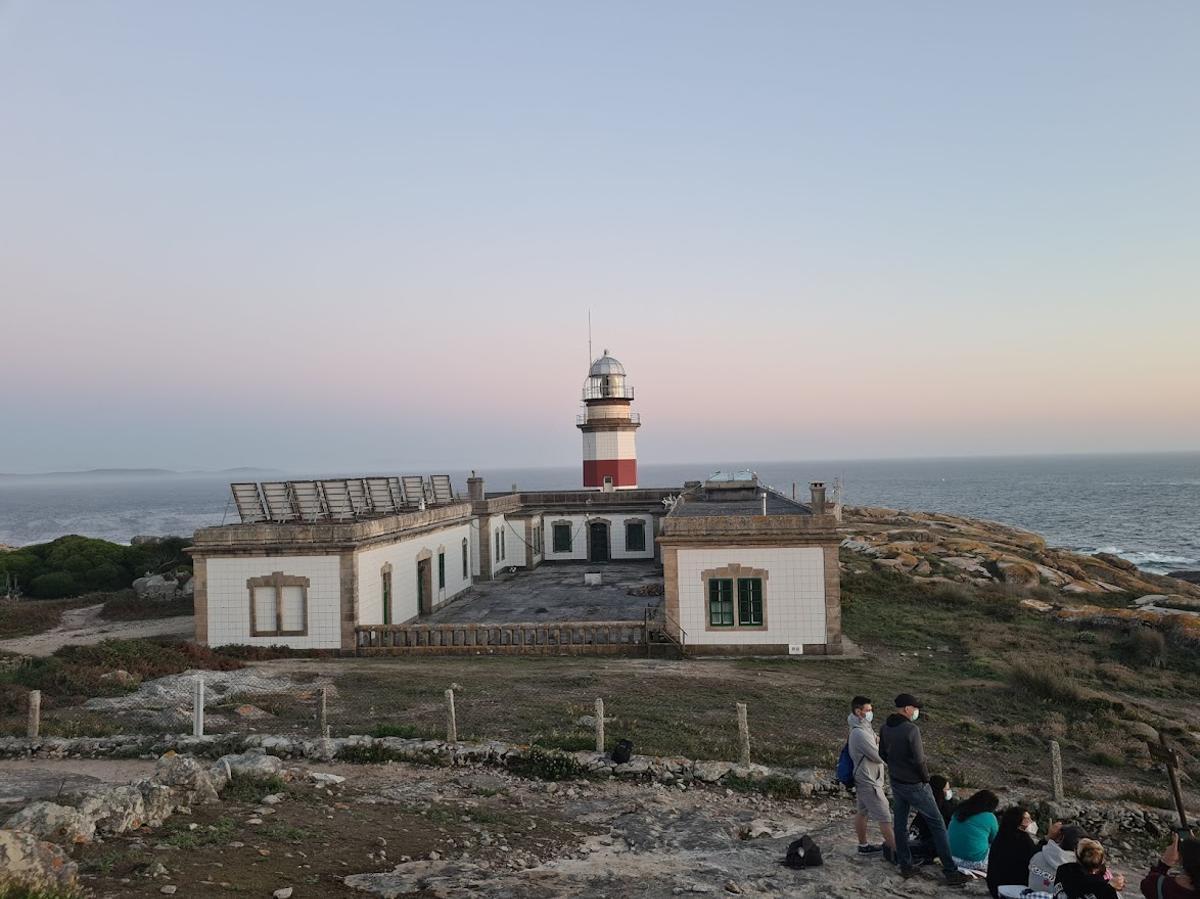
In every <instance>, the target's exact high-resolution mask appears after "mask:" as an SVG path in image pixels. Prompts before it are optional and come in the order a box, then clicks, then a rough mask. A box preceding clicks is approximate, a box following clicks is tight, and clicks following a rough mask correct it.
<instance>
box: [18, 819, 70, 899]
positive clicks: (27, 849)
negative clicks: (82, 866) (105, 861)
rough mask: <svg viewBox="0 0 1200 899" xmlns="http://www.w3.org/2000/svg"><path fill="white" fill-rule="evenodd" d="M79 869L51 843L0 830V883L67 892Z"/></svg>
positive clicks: (22, 833)
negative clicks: (65, 890) (64, 890)
mask: <svg viewBox="0 0 1200 899" xmlns="http://www.w3.org/2000/svg"><path fill="white" fill-rule="evenodd" d="M78 873H79V866H78V865H76V864H75V862H73V861H71V859H70V857H68V855H67V853H66V852H65V851H64V850H63V849H62V848H61V847H60V846H56V845H55V844H53V843H47V842H46V841H44V840H39V839H38V838H37V837H36V836H34V835H33V834H31V833H28V832H26V831H23V830H0V883H4V884H17V885H20V886H24V887H28V888H29V889H31V890H39V889H40V890H47V891H49V890H53V889H56V888H57V889H70V888H72V887H74V886H75V880H76V877H77V876H78Z"/></svg>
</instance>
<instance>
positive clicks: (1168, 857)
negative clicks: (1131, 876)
mask: <svg viewBox="0 0 1200 899" xmlns="http://www.w3.org/2000/svg"><path fill="white" fill-rule="evenodd" d="M1176 867H1179V868H1183V873H1182V874H1171V873H1170V871H1171V869H1172V868H1176ZM1142 895H1143V896H1145V897H1146V899H1195V897H1196V896H1200V840H1197V839H1195V838H1194V837H1188V838H1187V839H1185V840H1184V841H1183V842H1182V843H1181V842H1180V841H1179V835H1178V834H1176V835H1175V839H1174V840H1172V841H1171V845H1170V846H1168V847H1167V848H1166V849H1164V850H1163V854H1162V858H1160V859H1159V860H1158V864H1157V865H1155V866H1154V867H1153V868H1151V869H1150V873H1149V874H1147V875H1146V876H1145V877H1144V878H1143V879H1142Z"/></svg>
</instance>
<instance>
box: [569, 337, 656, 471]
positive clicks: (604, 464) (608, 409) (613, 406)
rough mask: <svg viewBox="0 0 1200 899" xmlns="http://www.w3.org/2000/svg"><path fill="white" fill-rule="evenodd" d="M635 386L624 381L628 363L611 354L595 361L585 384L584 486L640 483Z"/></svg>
mask: <svg viewBox="0 0 1200 899" xmlns="http://www.w3.org/2000/svg"><path fill="white" fill-rule="evenodd" d="M632 403H633V388H632V387H630V386H629V385H628V384H626V383H625V366H623V365H622V364H621V363H620V362H618V361H617V360H616V359H614V358H613V357H612V356H610V355H608V350H605V351H604V355H603V356H601V357H600V358H599V359H597V360H596V361H595V362H593V363H592V367H591V368H590V369H588V378H587V381H586V382H585V383H584V385H583V414H582V415H580V416H579V417H578V418H577V419H576V424H577V425H578V427H579V430H581V431H583V486H584V487H597V488H599V489H601V490H622V489H629V488H631V487H636V486H637V447H636V445H635V443H634V434H635V433H636V432H637V429H638V428H640V427H641V423H640V422H639V421H638V416H637V413H635V412H631V411H630V408H629V407H630V405H631V404H632Z"/></svg>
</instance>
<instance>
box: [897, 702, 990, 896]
mask: <svg viewBox="0 0 1200 899" xmlns="http://www.w3.org/2000/svg"><path fill="white" fill-rule="evenodd" d="M920 714H921V703H920V702H918V701H917V698H916V697H915V696H913V695H912V694H911V693H901V694H900V695H899V696H897V697H896V712H895V714H892V715H889V716H888V719H887V722H886V723H885V724H884V725H883V730H881V731H880V732H879V755H880V756H881V757H882V758H883V760H884V761H885V762H887V767H888V774H889V775H890V776H891V779H892V797H893V798H892V807H893V811H894V812H895V827H896V830H895V833H896V861H897V863H898V864H899V865H900V873H901V874H902V875H904V876H905V877H910V876H912V875H913V874H914V873H916V871H917V869H916V868H915V867H913V863H912V852H910V851H909V847H908V814H909V812H910V811H916V812H917V813H918V814H920V816H921V817H922V818H924V819H925V823H926V824H927V825H929V834H930V836H931V837H932V838H933V845H934V847H935V848H936V849H937V854H938V858H939V859H941V862H942V873H943V874H945V876H946V883H947V884H948V885H950V886H962V885H963V884H964V883H966V882H967V881H968V880H970V879H971V878H969V877H968V876H967V875H965V874H963V873H962V872H961V871H959V870H958V865H956V864H954V859H953V858H952V857H951V855H950V840H949V838H948V837H947V835H946V822H945V821H944V820H942V813H941V812H940V811H939V810H938V807H937V802H936V801H934V798H933V790H931V789H930V787H929V765H928V763H927V762H926V761H925V746H924V744H923V743H922V742H921V731H920V729H919V728H918V727H917V725H916V723H915V722H916V720H917V718H918V716H920Z"/></svg>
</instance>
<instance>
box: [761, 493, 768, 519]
mask: <svg viewBox="0 0 1200 899" xmlns="http://www.w3.org/2000/svg"><path fill="white" fill-rule="evenodd" d="M762 513H763V517H764V518H765V517H766V515H767V493H766V491H765V490H764V491H763V495H762Z"/></svg>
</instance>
